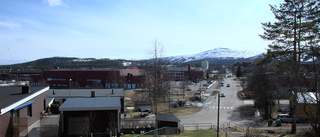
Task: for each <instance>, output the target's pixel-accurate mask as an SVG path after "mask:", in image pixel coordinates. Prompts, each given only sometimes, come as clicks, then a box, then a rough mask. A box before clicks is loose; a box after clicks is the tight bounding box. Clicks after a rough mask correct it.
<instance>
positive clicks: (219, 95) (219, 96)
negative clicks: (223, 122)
mask: <svg viewBox="0 0 320 137" xmlns="http://www.w3.org/2000/svg"><path fill="white" fill-rule="evenodd" d="M219 116H220V93H219V94H218V119H217V137H219Z"/></svg>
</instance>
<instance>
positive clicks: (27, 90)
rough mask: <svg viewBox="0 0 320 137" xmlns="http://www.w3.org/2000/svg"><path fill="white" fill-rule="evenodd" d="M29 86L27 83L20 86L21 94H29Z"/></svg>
mask: <svg viewBox="0 0 320 137" xmlns="http://www.w3.org/2000/svg"><path fill="white" fill-rule="evenodd" d="M29 89H30V88H29V86H28V85H25V86H22V92H21V93H22V94H29V93H30V90H29Z"/></svg>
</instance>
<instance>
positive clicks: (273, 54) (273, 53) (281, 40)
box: [260, 0, 318, 134]
mask: <svg viewBox="0 0 320 137" xmlns="http://www.w3.org/2000/svg"><path fill="white" fill-rule="evenodd" d="M313 1H314V0H285V2H284V3H282V4H280V6H279V7H277V6H276V5H274V6H273V5H270V7H271V11H272V12H273V14H274V16H275V19H276V20H277V21H276V22H274V23H271V22H268V23H262V26H263V29H264V34H262V35H260V37H261V38H262V39H265V40H269V41H272V44H270V45H269V49H268V53H267V55H266V57H267V60H269V61H274V60H280V61H282V62H284V63H287V64H289V65H290V68H287V71H288V74H289V75H288V76H289V79H290V82H288V85H289V86H290V87H293V89H292V90H293V108H292V115H293V122H292V128H291V133H293V134H294V133H296V110H297V102H296V99H297V92H299V90H300V89H301V88H300V87H299V86H300V83H301V81H300V79H299V76H300V74H299V72H300V64H301V59H303V57H304V55H305V54H306V52H307V51H308V44H307V41H308V40H309V41H310V38H311V39H312V38H313V39H314V38H315V37H312V35H314V34H315V33H314V32H313V33H310V32H311V30H313V29H314V28H315V26H314V24H315V23H314V21H312V20H311V17H312V16H315V15H312V14H311V13H310V10H311V9H314V10H315V11H317V10H318V5H315V3H317V2H315V3H312V2H313ZM316 33H318V32H316Z"/></svg>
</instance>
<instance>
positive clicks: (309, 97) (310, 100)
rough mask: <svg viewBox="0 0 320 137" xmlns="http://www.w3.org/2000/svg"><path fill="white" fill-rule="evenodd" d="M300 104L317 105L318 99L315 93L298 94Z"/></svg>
mask: <svg viewBox="0 0 320 137" xmlns="http://www.w3.org/2000/svg"><path fill="white" fill-rule="evenodd" d="M318 96H319V95H318ZM297 102H298V103H307V104H316V103H317V97H316V94H315V93H313V92H298V93H297Z"/></svg>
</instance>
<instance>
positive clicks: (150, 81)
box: [146, 41, 170, 136]
mask: <svg viewBox="0 0 320 137" xmlns="http://www.w3.org/2000/svg"><path fill="white" fill-rule="evenodd" d="M162 51H163V49H162V48H161V45H160V44H159V43H158V41H154V43H153V51H152V56H153V57H152V60H153V61H152V64H151V65H150V67H149V68H148V69H147V81H146V82H147V83H146V91H148V93H149V97H150V100H151V102H152V111H153V112H154V113H155V118H156V122H155V128H156V129H157V128H158V122H157V117H158V103H159V101H160V99H161V98H165V97H166V96H167V94H168V92H169V91H170V82H169V80H168V77H167V76H168V75H167V68H166V63H165V62H163V61H162V60H161V57H162ZM155 136H157V132H155Z"/></svg>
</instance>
